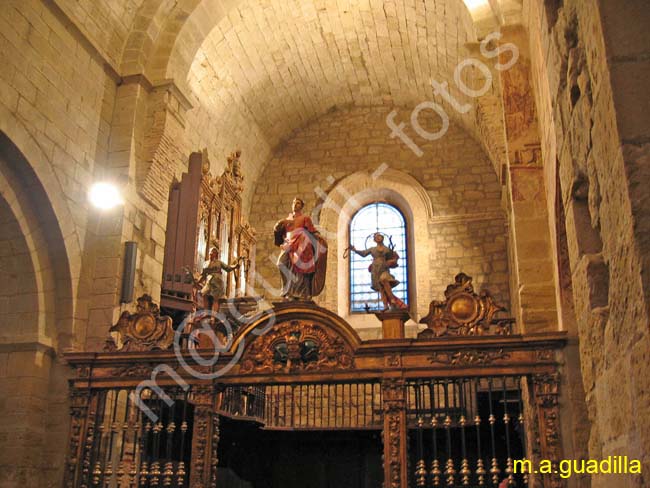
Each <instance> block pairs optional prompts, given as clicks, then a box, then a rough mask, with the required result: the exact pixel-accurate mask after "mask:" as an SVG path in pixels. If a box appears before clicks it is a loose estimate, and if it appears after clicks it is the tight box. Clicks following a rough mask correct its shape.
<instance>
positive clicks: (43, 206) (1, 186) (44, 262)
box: [0, 132, 74, 348]
mask: <svg viewBox="0 0 650 488" xmlns="http://www.w3.org/2000/svg"><path fill="white" fill-rule="evenodd" d="M41 161H42V160H41ZM46 174H47V171H46ZM0 195H1V198H2V204H3V207H4V209H3V210H4V214H5V217H6V218H7V219H8V220H9V222H8V225H10V226H13V228H14V231H15V232H16V233H17V235H15V236H14V237H15V241H14V242H15V243H17V244H20V245H21V246H20V247H19V248H18V249H17V252H18V254H19V255H20V256H21V258H20V259H21V260H23V261H20V262H21V263H22V264H21V266H22V267H23V269H22V270H21V269H17V268H14V272H15V273H18V276H19V277H18V281H19V282H22V283H23V284H24V285H26V284H27V281H29V282H30V283H31V284H32V285H33V287H32V288H24V289H22V290H21V287H20V286H19V287H18V289H17V291H16V292H17V294H16V297H15V300H16V301H15V302H14V298H11V302H14V303H13V304H12V303H8V305H9V307H12V306H14V305H15V306H16V307H18V310H20V311H21V312H23V313H25V314H26V315H25V316H24V317H29V318H31V319H32V320H31V321H30V322H31V325H30V327H31V331H30V332H26V331H25V330H24V329H25V326H26V324H27V323H29V322H23V321H21V328H22V329H23V330H22V331H15V332H16V334H15V335H13V337H11V335H9V336H7V337H6V338H5V341H8V342H23V341H27V342H34V343H39V344H43V345H45V346H46V347H52V348H63V347H69V346H71V345H72V342H73V336H74V334H73V332H74V331H73V320H72V318H73V302H74V300H73V296H74V295H73V292H74V290H73V280H72V277H71V272H70V266H69V260H68V252H67V249H66V244H67V243H66V241H65V240H64V237H63V233H62V229H61V227H60V226H59V223H60V222H65V220H62V218H61V217H60V216H59V215H57V213H56V211H55V209H54V206H53V205H52V203H51V199H50V198H49V196H48V193H47V191H46V190H45V188H44V186H43V184H42V183H41V179H40V178H39V176H38V175H37V173H36V171H35V169H34V167H33V166H32V165H31V164H30V163H29V162H28V160H27V158H26V157H25V155H24V154H23V152H21V151H20V149H19V148H18V147H17V146H16V145H15V144H14V143H13V142H12V140H11V139H9V137H8V136H7V135H6V134H5V133H4V132H2V133H0ZM63 213H64V214H65V213H67V212H63ZM14 264H15V263H14ZM20 276H23V278H20ZM26 280H27V281H26ZM26 296H30V297H31V298H32V299H29V298H26ZM31 307H34V308H32V309H31V310H30V308H31Z"/></svg>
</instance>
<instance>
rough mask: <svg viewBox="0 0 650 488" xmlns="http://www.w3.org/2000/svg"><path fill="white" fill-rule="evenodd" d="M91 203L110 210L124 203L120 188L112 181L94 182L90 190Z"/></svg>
mask: <svg viewBox="0 0 650 488" xmlns="http://www.w3.org/2000/svg"><path fill="white" fill-rule="evenodd" d="M88 199H89V200H90V203H91V204H92V205H93V206H94V207H96V208H99V209H101V210H110V209H111V208H114V207H117V206H118V205H121V204H122V203H124V200H123V198H122V195H121V194H120V190H119V189H118V188H117V186H115V185H114V184H112V183H105V182H99V183H95V184H93V186H91V187H90V191H89V192H88Z"/></svg>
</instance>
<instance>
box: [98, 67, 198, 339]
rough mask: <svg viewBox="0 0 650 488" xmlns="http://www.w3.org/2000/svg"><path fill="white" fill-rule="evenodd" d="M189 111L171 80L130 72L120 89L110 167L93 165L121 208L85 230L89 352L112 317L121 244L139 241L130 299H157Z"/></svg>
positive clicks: (183, 163)
mask: <svg viewBox="0 0 650 488" xmlns="http://www.w3.org/2000/svg"><path fill="white" fill-rule="evenodd" d="M189 108H190V105H189V102H188V101H187V99H186V98H185V97H184V95H183V94H182V93H181V92H180V90H179V89H178V88H177V87H176V85H175V84H174V83H173V82H171V81H165V82H163V83H158V84H152V83H151V82H150V81H149V80H148V79H147V78H146V77H145V76H143V75H134V76H129V77H125V78H124V79H123V80H122V84H121V85H120V86H119V87H118V90H117V96H116V101H115V108H114V112H113V119H112V125H111V132H110V144H109V154H108V163H107V165H106V167H102V166H101V165H98V166H97V169H96V174H95V178H96V179H97V180H106V179H108V180H112V181H115V182H117V183H118V184H120V185H121V187H122V188H121V190H122V193H123V197H124V200H125V203H124V206H123V207H119V208H115V209H112V210H111V211H110V212H102V213H99V212H96V213H95V214H94V215H93V218H92V221H91V222H90V223H89V225H88V228H89V229H92V231H90V232H89V236H88V237H89V239H88V242H89V244H88V246H87V249H88V252H87V254H88V258H87V259H88V265H89V268H90V269H91V271H90V273H89V277H90V281H89V283H88V289H89V291H88V295H89V301H88V310H89V324H90V325H89V331H88V337H87V340H86V349H88V350H94V349H98V348H99V347H101V344H102V343H103V341H104V339H105V335H106V330H107V327H108V325H109V324H112V323H114V322H115V320H117V316H118V314H119V309H118V307H119V290H120V285H121V280H122V266H123V264H122V263H123V261H122V260H123V245H124V242H126V241H135V242H136V243H137V244H138V256H137V261H136V274H137V275H136V280H135V283H136V285H135V288H136V289H135V293H134V295H135V296H140V295H142V294H143V293H147V294H150V295H151V296H152V297H154V300H156V301H158V300H159V298H160V286H161V281H162V266H163V259H164V246H165V227H166V225H167V208H166V205H167V199H168V197H169V188H170V186H171V183H172V180H173V178H174V177H175V176H180V175H181V174H182V172H183V171H184V170H185V168H186V161H187V157H186V156H183V155H182V147H183V141H184V124H185V122H184V115H185V112H186V111H187V109H189Z"/></svg>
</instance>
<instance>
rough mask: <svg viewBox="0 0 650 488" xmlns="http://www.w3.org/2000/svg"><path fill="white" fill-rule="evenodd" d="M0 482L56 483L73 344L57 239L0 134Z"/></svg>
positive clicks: (44, 204) (34, 184) (28, 177)
mask: <svg viewBox="0 0 650 488" xmlns="http://www.w3.org/2000/svg"><path fill="white" fill-rule="evenodd" d="M0 195H1V196H0V225H1V226H2V232H1V233H0V236H1V237H0V273H1V274H2V276H3V278H2V280H0V365H2V367H0V390H1V391H2V401H1V402H0V417H2V419H3V422H2V427H1V429H0V439H1V440H0V451H1V452H2V453H3V454H2V456H1V460H0V485H3V486H5V485H4V483H5V482H9V483H11V482H16V484H17V485H24V486H45V483H46V480H50V479H51V480H58V478H59V473H60V465H61V464H62V462H63V453H62V452H61V450H60V449H59V448H58V447H57V446H58V445H60V444H61V442H62V441H63V440H64V439H65V436H66V435H67V425H66V423H65V422H63V419H65V418H66V413H67V408H66V405H67V385H66V378H67V376H68V368H67V367H66V366H64V365H63V364H62V362H61V361H60V359H58V356H57V355H58V354H59V353H61V352H62V351H63V350H64V349H66V348H69V347H70V346H72V345H73V344H74V343H75V340H74V330H73V320H72V315H73V312H72V304H73V299H72V281H71V277H70V269H69V265H68V259H67V254H66V250H65V242H64V240H63V236H62V234H61V230H60V228H59V225H58V219H57V218H56V215H55V213H54V210H53V208H52V206H51V205H50V203H49V199H48V197H47V194H46V193H45V190H44V188H43V186H42V185H41V183H40V181H39V179H38V178H37V176H36V174H35V172H34V170H33V168H32V167H31V165H30V164H29V163H28V161H27V160H26V159H25V157H24V156H23V154H22V153H21V152H20V151H19V150H18V148H17V147H16V146H15V145H14V144H13V143H12V142H11V141H10V140H9V139H8V138H7V137H6V136H5V135H4V134H0Z"/></svg>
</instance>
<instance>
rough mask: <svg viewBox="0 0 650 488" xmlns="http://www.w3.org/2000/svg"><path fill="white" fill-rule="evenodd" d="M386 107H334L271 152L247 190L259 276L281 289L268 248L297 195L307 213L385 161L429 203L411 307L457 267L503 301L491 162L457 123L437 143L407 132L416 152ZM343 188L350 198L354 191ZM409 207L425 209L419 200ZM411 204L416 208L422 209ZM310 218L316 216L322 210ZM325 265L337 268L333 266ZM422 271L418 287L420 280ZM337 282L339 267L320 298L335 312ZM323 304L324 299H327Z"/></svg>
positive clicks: (500, 216) (501, 235)
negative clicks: (395, 133)
mask: <svg viewBox="0 0 650 488" xmlns="http://www.w3.org/2000/svg"><path fill="white" fill-rule="evenodd" d="M391 110H392V107H358V108H346V109H342V110H338V111H333V112H331V113H329V114H326V115H324V116H322V117H320V118H319V119H317V120H316V121H314V122H312V123H311V124H309V125H307V126H306V127H304V128H303V129H301V130H300V131H297V132H296V133H295V134H294V135H293V136H292V137H291V138H289V139H288V141H287V142H286V144H284V145H283V146H282V147H280V148H279V149H278V150H277V151H276V153H275V154H274V156H273V158H272V159H271V160H270V161H269V162H268V163H267V165H266V167H265V169H264V170H263V172H262V176H261V178H260V180H259V183H258V184H257V186H256V187H255V190H254V195H253V207H252V211H251V223H252V225H254V226H255V227H256V228H257V230H258V247H257V263H256V270H257V273H258V274H259V275H260V276H261V278H262V279H263V280H264V281H265V282H268V283H269V284H271V285H272V287H276V288H277V287H279V275H278V271H277V268H276V267H275V264H274V263H275V259H276V257H277V255H278V249H277V248H276V247H274V246H273V242H272V241H273V239H272V228H273V225H274V223H275V222H276V221H277V220H279V219H281V218H284V217H286V215H287V214H288V213H289V212H290V210H291V209H290V206H291V200H292V199H293V198H294V197H295V196H300V197H302V198H303V199H304V200H305V202H306V210H307V212H311V211H312V209H313V208H314V207H315V206H316V205H318V204H320V203H322V198H323V197H322V193H321V192H325V193H327V192H332V191H333V190H332V187H334V186H336V184H337V182H340V181H341V180H343V179H344V178H346V177H347V176H349V175H351V174H354V173H356V172H359V171H365V172H368V173H372V172H373V171H375V170H377V168H379V167H380V165H382V164H384V163H385V164H386V165H387V166H386V168H390V170H397V171H399V172H403V173H405V174H407V175H409V176H410V177H412V178H413V179H414V182H416V184H417V185H421V187H423V188H424V190H425V192H426V198H429V199H430V203H431V206H432V209H433V212H432V215H431V216H430V217H429V218H428V219H425V221H415V222H413V224H412V225H413V226H416V227H417V229H418V230H420V229H422V228H423V227H424V228H425V229H426V238H425V245H424V246H422V247H421V248H420V247H418V248H416V249H415V250H414V258H415V263H411V266H416V267H417V269H418V279H417V281H418V284H419V285H418V288H420V287H422V288H426V289H427V290H430V293H421V291H418V293H417V304H416V307H415V308H416V309H417V311H418V312H419V313H420V314H426V311H427V309H428V305H429V302H430V301H431V300H432V299H434V298H436V299H440V298H443V292H444V289H445V287H446V286H447V285H448V284H449V283H450V282H452V281H453V277H454V276H455V274H456V273H458V272H460V271H464V272H466V273H468V274H470V275H471V276H473V277H474V284H475V287H476V289H477V290H479V289H481V288H482V287H486V288H487V289H489V290H490V292H492V293H493V295H494V296H495V298H496V300H497V301H498V302H499V303H504V304H509V290H508V270H507V267H508V265H507V253H506V229H505V214H504V213H503V211H502V210H501V207H500V195H501V187H500V185H499V183H498V181H497V176H496V174H495V172H494V169H493V167H492V165H491V163H490V161H489V160H488V158H487V157H486V155H485V153H484V152H483V150H482V149H481V148H480V146H479V145H478V143H476V142H475V141H474V140H473V139H472V138H471V137H470V136H468V135H467V133H466V132H464V131H463V130H462V129H460V128H458V127H456V126H452V127H451V128H450V130H449V131H448V132H447V134H445V135H444V136H443V137H442V138H441V139H440V140H438V141H435V142H427V141H424V140H423V139H421V138H419V137H418V136H417V135H416V134H414V133H409V136H410V137H412V138H413V139H414V140H416V142H417V143H418V144H419V145H420V144H421V149H422V151H423V152H424V155H423V156H422V157H418V156H417V155H416V154H414V153H413V152H412V151H411V150H410V149H409V148H408V147H407V146H406V145H404V144H403V143H402V142H401V141H400V140H399V139H391V138H390V129H389V128H388V126H387V125H386V116H387V115H388V113H389V112H390V111H391ZM409 116H410V110H408V109H402V108H400V109H398V116H397V118H396V119H397V120H398V121H399V120H404V119H406V118H407V117H409ZM433 118H434V117H431V118H427V114H426V112H423V113H422V114H421V122H422V124H423V126H426V127H428V130H433V129H431V127H432V126H433V125H434V124H435V122H434V120H432V119H433ZM386 174H388V173H386ZM330 177H331V178H330ZM347 190H348V191H351V195H350V197H349V198H353V196H354V190H356V189H355V188H350V189H347ZM336 191H337V192H338V191H341V190H340V189H338V190H336ZM319 194H320V195H321V197H319V196H318V195H319ZM408 204H409V205H413V206H417V205H421V203H419V202H417V201H409V202H408ZM412 210H413V211H414V212H413V213H416V212H415V210H420V209H415V208H414V209H412ZM314 217H315V218H316V220H317V219H318V215H315V216H314ZM334 229H336V226H334ZM412 231H413V229H411V232H412ZM333 251H334V252H333ZM341 255H342V249H336V248H335V247H333V246H331V245H330V253H329V256H328V265H329V264H331V262H332V261H334V262H336V261H337V260H339V259H342V258H341ZM328 269H330V270H333V271H335V270H336V267H335V266H334V267H332V266H330V267H329V268H328ZM421 276H424V278H423V280H424V283H421V284H420V277H421ZM260 283H261V281H260V282H258V286H259V284H260ZM336 283H337V276H336V272H334V273H328V277H327V282H326V290H325V292H324V295H323V296H325V297H326V300H325V302H324V303H323V304H324V305H326V306H327V307H328V308H330V309H332V310H337V304H338V300H341V299H342V297H341V296H340V295H339V294H338V293H337V292H336V291H334V292H333V291H332V290H336V289H337V286H336ZM259 288H262V287H259ZM258 291H259V292H261V293H263V292H264V290H263V289H261V290H259V289H258ZM275 292H277V290H275ZM273 293H274V291H273V290H270V291H269V292H267V299H268V298H274V297H273V296H269V295H272V294H273ZM319 300H321V303H322V300H323V297H321V298H320V299H317V301H319ZM372 319H373V320H374V317H372Z"/></svg>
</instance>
